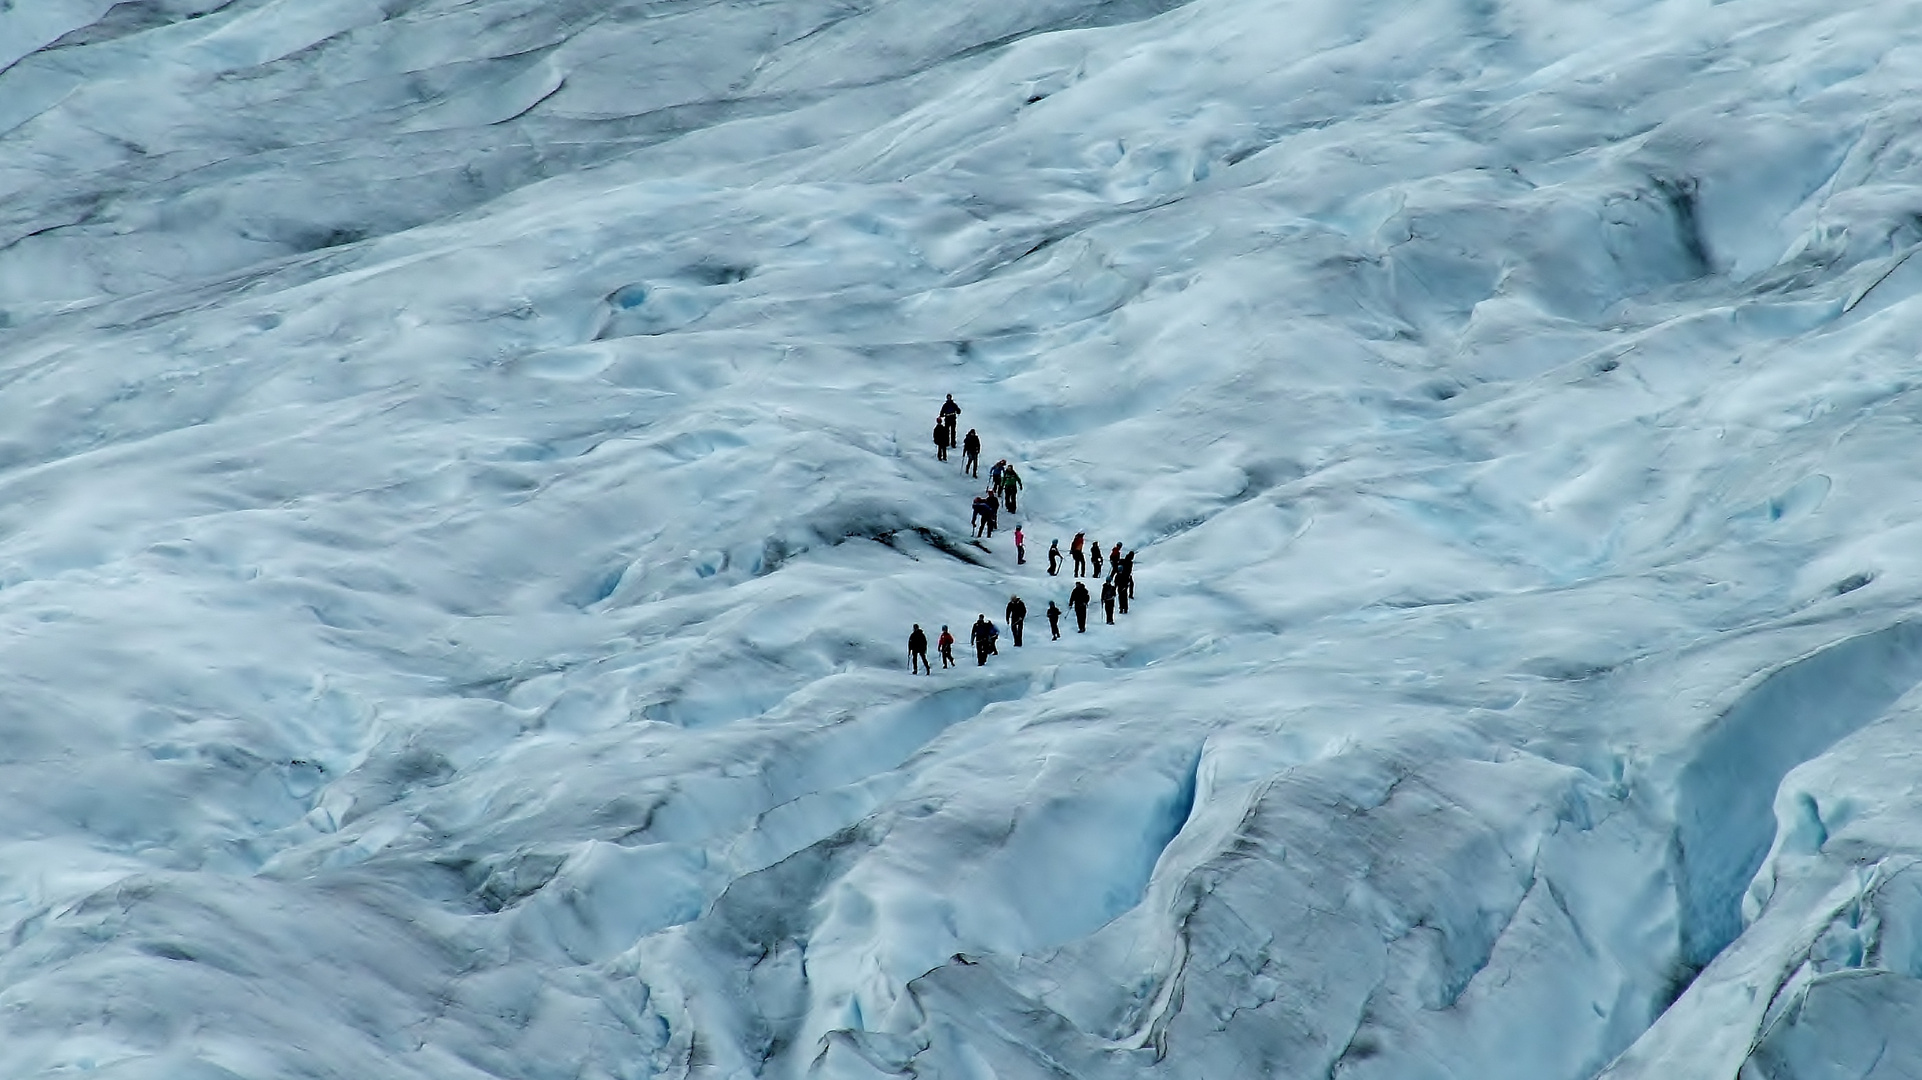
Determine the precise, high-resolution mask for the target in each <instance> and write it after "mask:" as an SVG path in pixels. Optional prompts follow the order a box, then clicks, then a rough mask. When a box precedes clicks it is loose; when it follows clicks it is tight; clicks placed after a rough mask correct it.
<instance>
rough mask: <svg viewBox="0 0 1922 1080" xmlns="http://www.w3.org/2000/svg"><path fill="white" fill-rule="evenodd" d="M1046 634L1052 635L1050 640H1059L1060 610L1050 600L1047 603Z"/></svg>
mask: <svg viewBox="0 0 1922 1080" xmlns="http://www.w3.org/2000/svg"><path fill="white" fill-rule="evenodd" d="M1048 632H1049V633H1051V634H1053V635H1054V637H1053V638H1052V639H1050V640H1053V641H1060V640H1061V609H1060V608H1059V607H1057V606H1056V605H1055V602H1054V601H1052V600H1050V601H1048Z"/></svg>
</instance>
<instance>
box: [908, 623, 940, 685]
mask: <svg viewBox="0 0 1922 1080" xmlns="http://www.w3.org/2000/svg"><path fill="white" fill-rule="evenodd" d="M917 665H918V666H917ZM908 671H909V672H910V673H919V674H924V675H932V674H934V665H932V664H930V663H928V635H927V633H926V632H925V631H923V630H922V629H921V624H920V623H915V624H914V629H913V630H912V631H910V632H909V633H908Z"/></svg>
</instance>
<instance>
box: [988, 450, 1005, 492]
mask: <svg viewBox="0 0 1922 1080" xmlns="http://www.w3.org/2000/svg"><path fill="white" fill-rule="evenodd" d="M1007 471H1008V459H1007V458H1002V459H1001V460H1000V461H997V462H995V463H994V464H992V465H990V466H988V494H990V495H993V496H994V497H995V498H996V499H997V500H998V499H1000V498H1001V474H1002V473H1004V472H1007Z"/></svg>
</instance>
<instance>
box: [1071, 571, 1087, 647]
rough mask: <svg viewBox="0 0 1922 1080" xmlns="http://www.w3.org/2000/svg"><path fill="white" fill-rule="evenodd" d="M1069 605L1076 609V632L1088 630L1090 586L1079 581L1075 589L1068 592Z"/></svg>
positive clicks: (1083, 632)
mask: <svg viewBox="0 0 1922 1080" xmlns="http://www.w3.org/2000/svg"><path fill="white" fill-rule="evenodd" d="M1068 606H1069V607H1071V608H1073V609H1074V624H1075V632H1076V633H1081V634H1085V633H1087V632H1088V586H1087V585H1085V584H1083V583H1081V582H1079V581H1077V582H1075V583H1074V591H1073V592H1071V593H1069V594H1068Z"/></svg>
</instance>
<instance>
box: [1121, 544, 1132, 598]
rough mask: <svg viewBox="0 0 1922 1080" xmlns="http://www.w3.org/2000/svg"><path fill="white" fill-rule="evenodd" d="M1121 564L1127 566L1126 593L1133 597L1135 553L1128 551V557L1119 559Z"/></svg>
mask: <svg viewBox="0 0 1922 1080" xmlns="http://www.w3.org/2000/svg"><path fill="white" fill-rule="evenodd" d="M1121 565H1123V566H1125V567H1127V568H1128V595H1129V596H1130V597H1133V596H1134V594H1135V553H1134V552H1132V551H1130V552H1129V553H1128V557H1127V558H1125V559H1123V560H1121Z"/></svg>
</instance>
